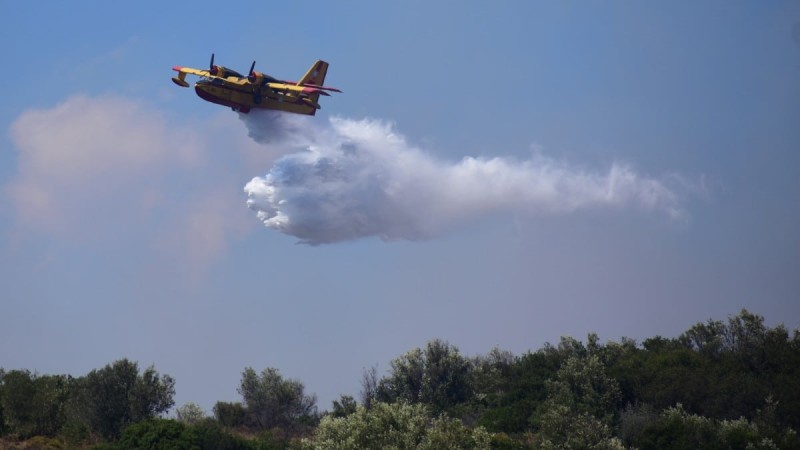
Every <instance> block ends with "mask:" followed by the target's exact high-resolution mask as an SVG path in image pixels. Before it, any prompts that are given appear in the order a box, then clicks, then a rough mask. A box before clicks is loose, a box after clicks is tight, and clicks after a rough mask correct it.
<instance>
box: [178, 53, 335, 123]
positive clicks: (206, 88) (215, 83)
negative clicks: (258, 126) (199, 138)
mask: <svg viewBox="0 0 800 450" xmlns="http://www.w3.org/2000/svg"><path fill="white" fill-rule="evenodd" d="M255 67H256V62H255V61H253V65H251V66H250V72H249V73H248V74H247V76H244V75H242V74H240V73H239V72H236V71H234V70H231V69H228V68H227V67H222V66H215V65H214V54H213V53H212V54H211V63H210V64H209V69H208V70H198V69H192V68H191V67H182V66H175V67H173V68H172V70H174V71H176V72H178V76H177V77H173V78H172V81H174V82H175V84H177V85H178V86H182V87H189V83H187V82H186V75H187V74H190V75H197V76H199V77H200V79H199V80H197V82H196V83H195V85H194V90H195V92H197V95H198V96H199V97H200V98H202V99H203V100H206V101H209V102H212V103H216V104H219V105H224V106H230V107H231V109H233V110H234V111H239V112H241V113H245V114H246V113H248V112H250V109H252V108H264V109H276V110H279V111H287V112H291V113H296V114H306V115H309V116H313V115H314V114H316V112H317V110H318V109H320V106H319V96H320V95H325V96H329V95H330V94H328V91H332V92H342V91H340V90H339V89H336V88H332V87H328V86H323V83H324V82H325V75H326V74H327V73H328V63H326V62H325V61H317V62H315V63H314V65H312V66H311V68H310V69H308V72H306V74H305V75H303V78H301V79H300V81H296V82H295V81H283V80H278V79H276V78H273V77H271V76H269V75H266V74H263V73H261V72H256V71H255V70H254V69H255Z"/></svg>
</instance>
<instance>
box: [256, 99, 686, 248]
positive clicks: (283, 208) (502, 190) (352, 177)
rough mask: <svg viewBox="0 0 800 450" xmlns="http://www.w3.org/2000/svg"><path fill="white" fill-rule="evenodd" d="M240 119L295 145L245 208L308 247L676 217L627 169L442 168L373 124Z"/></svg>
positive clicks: (661, 190) (665, 200) (277, 141)
mask: <svg viewBox="0 0 800 450" xmlns="http://www.w3.org/2000/svg"><path fill="white" fill-rule="evenodd" d="M284 116H285V115H284ZM275 117H279V120H277V121H276V120H273V119H274V118H275ZM287 117H288V116H287ZM244 120H245V122H246V124H247V126H248V128H249V130H250V135H251V137H253V138H254V139H257V140H259V141H260V142H262V143H264V144H266V145H278V146H286V147H287V148H291V147H293V146H294V149H293V150H294V152H293V153H289V154H287V155H286V156H284V157H282V158H280V159H278V160H277V161H276V163H275V164H274V166H273V167H272V169H271V170H270V171H269V173H267V174H266V176H263V177H255V178H253V179H252V180H251V181H250V182H249V183H247V185H246V186H245V188H244V190H245V192H246V193H247V197H248V200H247V205H248V207H249V208H250V209H252V210H254V211H256V213H257V216H258V218H259V219H260V220H261V221H262V222H263V223H264V225H266V226H267V227H269V228H272V229H275V230H277V231H280V232H282V233H286V234H289V235H292V236H295V237H297V238H299V239H300V241H301V242H304V243H308V244H322V243H332V242H339V241H346V240H352V239H359V238H364V237H370V236H377V237H379V238H381V239H384V240H398V239H405V240H423V239H429V238H432V237H435V236H437V235H440V234H442V233H444V232H446V231H448V230H450V229H452V228H453V227H455V226H458V225H459V224H462V223H466V222H469V221H470V220H474V219H477V218H480V217H485V216H488V215H492V214H503V213H513V212H527V213H533V214H564V213H570V212H574V211H578V210H584V209H598V208H634V209H639V210H644V211H653V212H657V213H661V214H664V215H666V216H668V217H672V218H675V217H679V216H680V215H681V214H682V211H681V208H680V205H679V199H678V196H677V195H676V193H675V192H673V190H671V189H670V188H669V187H667V185H666V183H665V182H664V181H659V180H656V179H652V178H647V177H642V176H640V175H638V174H637V173H636V172H635V171H634V170H633V169H632V168H631V167H630V166H628V165H625V164H613V165H611V167H610V168H608V169H607V170H603V171H587V170H582V169H577V168H575V167H572V166H570V165H568V164H566V163H564V162H560V161H557V160H554V159H552V158H548V157H545V156H541V155H539V156H535V157H532V158H530V159H528V160H524V161H518V160H514V159H510V158H501V157H496V158H473V157H465V158H464V159H462V160H461V161H459V162H447V161H442V160H438V159H436V158H435V157H433V156H431V155H430V154H429V153H426V152H425V151H424V150H422V149H420V148H417V147H415V146H413V145H411V144H409V143H408V142H407V141H406V139H405V138H404V137H403V136H402V135H400V134H399V133H397V132H396V131H395V129H394V127H393V126H392V125H391V124H389V123H387V122H383V121H379V120H368V119H365V120H350V119H343V118H333V119H330V123H329V124H328V125H327V126H322V127H320V126H319V124H318V122H317V125H316V126H313V127H312V126H310V124H309V123H308V122H302V121H292V122H290V123H289V125H288V126H285V125H286V122H281V121H283V120H296V119H285V118H282V116H280V115H279V116H275V115H270V116H263V115H259V114H255V115H254V114H251V115H250V117H248V118H245V119H244ZM272 133H274V134H272ZM266 136H272V139H271V140H270V139H267V138H266ZM300 147H302V148H300Z"/></svg>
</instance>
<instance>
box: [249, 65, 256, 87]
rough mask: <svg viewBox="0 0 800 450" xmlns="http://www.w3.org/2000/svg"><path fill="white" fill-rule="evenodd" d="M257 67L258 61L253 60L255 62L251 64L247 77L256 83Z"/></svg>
mask: <svg viewBox="0 0 800 450" xmlns="http://www.w3.org/2000/svg"><path fill="white" fill-rule="evenodd" d="M255 68H256V62H255V61H253V64H251V65H250V71H249V72H247V79H248V80H249V81H250V82H251V83H255V82H256V74H255V72H253V69H255Z"/></svg>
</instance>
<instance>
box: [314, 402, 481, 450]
mask: <svg viewBox="0 0 800 450" xmlns="http://www.w3.org/2000/svg"><path fill="white" fill-rule="evenodd" d="M491 438H492V436H491V434H489V433H488V432H486V430H485V429H483V428H482V427H478V428H475V429H473V430H469V429H467V428H466V427H464V426H463V424H462V423H461V421H460V420H458V419H454V418H448V417H447V416H445V415H442V416H439V417H437V418H435V419H434V418H431V415H430V413H429V412H428V408H427V407H426V406H425V405H423V404H420V403H417V404H410V403H406V402H397V403H391V404H389V403H380V402H376V403H374V404H373V405H372V408H371V409H366V408H364V407H363V406H360V405H359V406H358V407H357V408H356V411H355V412H354V413H353V414H350V415H348V416H346V417H339V418H337V417H333V416H330V415H329V416H325V417H323V419H322V421H321V422H320V424H319V427H317V430H316V433H315V434H314V438H313V439H312V440H307V441H305V445H304V446H305V448H306V449H309V450H311V449H320V450H322V449H325V450H356V449H358V450H360V449H366V448H386V449H396V450H404V449H416V450H434V449H443V448H446V449H488V448H489V446H490V442H491Z"/></svg>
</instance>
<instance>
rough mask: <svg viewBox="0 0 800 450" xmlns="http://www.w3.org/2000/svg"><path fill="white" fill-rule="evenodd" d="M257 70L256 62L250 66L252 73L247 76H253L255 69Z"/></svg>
mask: <svg viewBox="0 0 800 450" xmlns="http://www.w3.org/2000/svg"><path fill="white" fill-rule="evenodd" d="M255 68H256V62H255V61H253V64H252V65H251V66H250V72H247V74H248V75H252V74H253V69H255Z"/></svg>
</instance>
